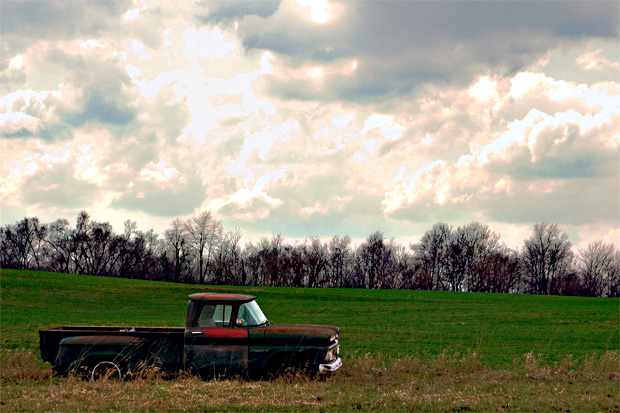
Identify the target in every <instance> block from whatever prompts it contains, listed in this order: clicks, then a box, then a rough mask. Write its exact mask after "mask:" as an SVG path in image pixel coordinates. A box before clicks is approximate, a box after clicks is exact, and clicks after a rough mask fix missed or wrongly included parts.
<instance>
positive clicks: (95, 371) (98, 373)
mask: <svg viewBox="0 0 620 413" xmlns="http://www.w3.org/2000/svg"><path fill="white" fill-rule="evenodd" d="M89 377H90V380H91V381H98V380H119V381H120V380H122V379H123V372H122V370H121V368H120V367H119V366H118V365H117V364H116V363H113V362H111V361H107V360H106V361H101V362H99V363H97V364H96V365H95V366H94V367H93V368H92V369H91V370H90V372H89Z"/></svg>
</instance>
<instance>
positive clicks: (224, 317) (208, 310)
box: [198, 304, 232, 327]
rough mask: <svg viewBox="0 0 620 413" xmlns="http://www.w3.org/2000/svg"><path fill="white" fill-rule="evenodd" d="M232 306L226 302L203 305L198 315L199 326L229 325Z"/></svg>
mask: <svg viewBox="0 0 620 413" xmlns="http://www.w3.org/2000/svg"><path fill="white" fill-rule="evenodd" d="M231 314H232V306H231V305H224V304H207V305H204V306H203V307H202V310H201V311H200V316H199V317H198V326H199V327H228V326H230V316H231Z"/></svg>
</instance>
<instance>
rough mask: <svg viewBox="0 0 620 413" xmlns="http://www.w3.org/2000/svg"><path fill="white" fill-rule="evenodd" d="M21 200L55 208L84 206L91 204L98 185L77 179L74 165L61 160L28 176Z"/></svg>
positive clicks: (22, 189) (22, 186) (22, 188)
mask: <svg viewBox="0 0 620 413" xmlns="http://www.w3.org/2000/svg"><path fill="white" fill-rule="evenodd" d="M20 192H21V202H24V203H25V204H31V205H38V206H40V207H53V208H58V207H60V208H75V209H77V208H81V207H82V206H84V205H91V204H92V202H93V201H94V200H95V197H96V196H97V186H96V185H95V184H91V183H89V182H87V181H85V180H82V179H76V178H75V170H74V167H73V165H71V164H69V163H58V164H55V165H53V166H52V167H51V168H49V169H47V168H46V169H41V170H38V171H37V172H35V173H33V174H32V175H30V176H28V177H27V178H26V179H25V180H24V182H23V184H22V185H21V191H20Z"/></svg>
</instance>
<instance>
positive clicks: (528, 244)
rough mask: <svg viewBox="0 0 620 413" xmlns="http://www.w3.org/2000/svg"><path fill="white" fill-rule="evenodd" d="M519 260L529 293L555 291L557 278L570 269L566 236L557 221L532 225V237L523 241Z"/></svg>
mask: <svg viewBox="0 0 620 413" xmlns="http://www.w3.org/2000/svg"><path fill="white" fill-rule="evenodd" d="M522 260H523V265H524V268H525V274H526V277H527V281H528V282H529V285H530V290H531V292H532V293H534V294H542V295H545V294H555V293H557V288H558V285H557V283H558V280H560V279H561V278H562V277H563V273H565V272H566V271H569V269H570V263H571V261H572V252H571V243H570V241H569V240H568V235H566V233H565V232H562V231H560V229H559V228H558V225H557V224H549V223H546V222H542V223H539V224H536V225H534V231H533V233H532V235H531V237H530V238H528V239H527V240H525V245H524V247H523V253H522Z"/></svg>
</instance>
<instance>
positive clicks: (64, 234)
mask: <svg viewBox="0 0 620 413" xmlns="http://www.w3.org/2000/svg"><path fill="white" fill-rule="evenodd" d="M0 229H1V231H0V246H1V250H0V266H1V267H2V268H15V269H31V270H44V271H52V272H63V273H75V274H88V275H97V276H109V277H122V278H135V279H143V280H159V281H168V282H182V283H196V284H216V285H238V286H280V287H332V288H366V289H377V288H384V289H420V290H449V291H472V292H491V293H527V294H542V295H550V294H553V295H580V296H593V297H619V296H620V251H619V250H618V248H616V247H615V246H614V245H613V244H607V243H604V242H602V241H596V242H593V243H591V244H590V245H588V247H587V248H586V249H583V250H579V251H578V252H577V253H575V252H573V250H572V245H571V243H570V241H569V239H568V235H567V234H566V233H565V232H563V231H561V230H560V229H559V228H558V225H557V224H549V223H546V222H542V223H538V224H535V225H534V227H533V230H532V234H531V236H530V237H529V238H528V239H526V240H525V241H524V245H523V246H522V248H521V249H511V248H508V247H507V246H506V245H505V244H503V243H502V242H501V240H500V236H499V235H498V234H497V233H495V232H494V231H492V230H491V229H490V228H489V227H488V226H487V225H485V224H481V223H479V222H472V223H469V224H467V225H464V226H459V227H457V228H453V227H452V226H451V225H448V224H446V223H443V222H440V223H437V224H435V225H433V227H432V228H431V229H429V230H427V231H426V232H425V233H424V235H423V236H422V237H421V238H420V240H419V242H418V243H415V244H411V245H409V246H408V247H404V246H402V245H400V244H398V243H396V242H394V240H392V239H386V238H385V237H384V235H383V234H382V233H381V232H375V233H373V234H371V235H370V236H369V237H368V238H367V239H366V240H364V241H363V242H361V243H360V244H359V245H357V246H355V245H354V244H353V243H352V241H351V238H350V237H348V236H333V237H332V238H331V239H329V240H327V241H321V240H320V239H318V238H310V239H306V240H304V241H302V242H295V243H294V244H290V243H287V242H285V240H284V239H283V238H282V236H281V235H273V236H272V237H270V238H262V239H261V240H260V241H258V242H257V243H252V242H250V243H247V244H245V245H243V246H242V245H241V243H240V241H241V233H240V232H239V231H238V230H233V231H225V230H224V229H223V227H222V225H221V223H220V222H219V221H217V220H215V219H214V218H213V215H212V214H211V212H209V211H206V212H203V213H201V214H199V215H197V216H194V217H192V218H189V219H185V220H182V219H174V220H173V221H172V222H171V224H170V227H169V228H168V229H167V230H166V231H165V232H164V234H163V236H160V234H157V233H156V232H155V231H154V230H152V229H150V230H148V231H141V230H139V229H138V226H137V224H136V222H134V221H130V220H127V221H125V224H124V229H123V232H122V233H115V232H114V231H113V229H112V226H111V225H110V224H109V223H108V222H97V221H94V220H92V219H91V217H90V216H89V214H88V213H87V212H86V211H82V212H80V213H79V214H78V216H77V220H76V224H75V227H72V226H71V225H70V223H69V222H68V221H67V220H66V219H57V220H56V221H54V222H51V223H47V224H45V223H41V222H40V221H39V219H38V218H36V217H32V218H24V219H23V220H21V221H18V222H16V223H15V224H9V225H6V226H3V227H1V228H0Z"/></svg>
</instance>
